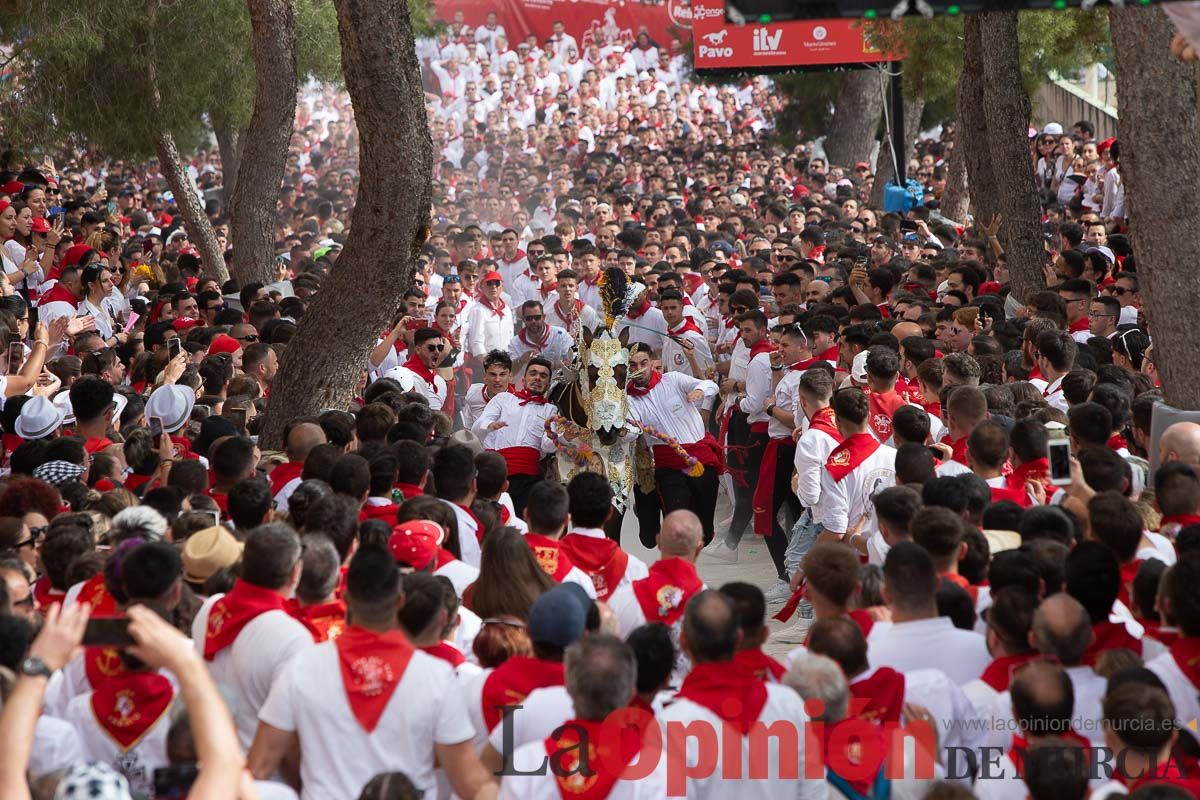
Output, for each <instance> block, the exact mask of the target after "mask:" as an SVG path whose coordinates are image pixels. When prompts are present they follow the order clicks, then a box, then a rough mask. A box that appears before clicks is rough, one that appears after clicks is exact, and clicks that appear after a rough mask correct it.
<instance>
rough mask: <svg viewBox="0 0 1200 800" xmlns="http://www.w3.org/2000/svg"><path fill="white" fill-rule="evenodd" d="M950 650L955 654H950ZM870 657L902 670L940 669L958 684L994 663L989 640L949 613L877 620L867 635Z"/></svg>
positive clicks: (881, 663)
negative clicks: (959, 625)
mask: <svg viewBox="0 0 1200 800" xmlns="http://www.w3.org/2000/svg"><path fill="white" fill-rule="evenodd" d="M948 653H953V654H954V657H953V658H947V655H946V654H948ZM867 659H868V661H870V663H871V665H872V666H888V667H891V668H892V669H896V670H900V671H901V672H907V671H908V670H914V669H940V670H942V671H943V672H945V673H946V675H947V677H949V678H950V680H952V681H954V682H955V683H956V684H958V685H959V686H963V685H965V684H967V683H970V682H971V681H973V680H975V679H976V678H978V677H979V676H980V675H982V674H983V671H984V670H985V669H986V668H987V666H988V664H990V663H992V657H991V656H990V655H989V654H988V649H987V642H986V640H985V639H984V638H983V637H982V636H980V635H979V634H978V633H975V632H974V631H964V630H959V629H958V628H955V627H954V623H952V622H951V621H950V619H949V618H948V617H933V618H932V619H922V620H914V621H912V622H900V623H887V622H877V623H875V625H873V626H872V627H871V635H870V636H868V637H867Z"/></svg>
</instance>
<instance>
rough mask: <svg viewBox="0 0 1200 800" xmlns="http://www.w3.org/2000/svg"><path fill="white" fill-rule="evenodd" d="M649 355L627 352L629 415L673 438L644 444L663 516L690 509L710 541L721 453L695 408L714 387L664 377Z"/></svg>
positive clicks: (642, 350) (644, 350)
mask: <svg viewBox="0 0 1200 800" xmlns="http://www.w3.org/2000/svg"><path fill="white" fill-rule="evenodd" d="M650 356H651V353H650V348H648V347H646V346H645V345H644V344H643V345H635V346H634V347H633V348H631V349H630V353H629V378H628V381H627V382H626V384H625V391H626V394H628V395H629V416H630V418H632V419H634V420H636V421H637V422H640V423H641V424H643V425H645V426H648V427H650V428H652V429H654V430H656V431H658V432H661V433H665V434H666V435H668V436H670V437H671V438H672V439H674V440H675V441H674V443H673V444H666V443H665V442H664V440H662V439H659V438H657V437H655V436H652V435H650V434H645V437H646V444H647V445H649V446H650V447H651V448H653V454H654V480H655V485H656V486H657V487H658V494H659V501H660V503H661V505H662V513H663V515H664V516H665V515H667V514H669V513H671V512H672V511H674V510H676V509H681V508H686V509H689V510H690V511H692V512H693V513H695V514H696V516H698V517H699V518H700V522H701V523H702V524H703V526H704V537H705V541H712V537H713V514H714V513H715V510H716V505H717V470H719V469H720V466H721V452H720V449H719V447H718V446H717V443H716V440H715V439H714V438H713V436H712V434H711V433H708V432H707V431H706V430H705V427H704V418H703V417H701V415H700V411H699V410H698V406H700V405H701V404H702V403H703V402H704V401H705V400H707V399H708V398H711V397H714V396H715V395H716V393H717V385H716V384H715V383H713V382H712V381H707V380H698V379H696V378H691V377H688V376H687V375H684V374H683V373H681V372H670V373H667V374H666V375H663V374H662V373H660V372H657V371H656V370H654V369H653V368H652V366H651V363H650ZM680 450H682V451H683V452H682V453H681V452H680ZM697 462H698V463H697ZM697 471H699V474H698V475H697V474H696V472H697Z"/></svg>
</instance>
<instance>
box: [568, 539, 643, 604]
mask: <svg viewBox="0 0 1200 800" xmlns="http://www.w3.org/2000/svg"><path fill="white" fill-rule="evenodd" d="M559 546H560V547H561V548H562V551H563V552H564V553H566V554H567V557H568V558H570V559H571V563H572V564H574V565H575V566H577V567H579V568H580V569H581V570H583V571H584V572H586V573H587V576H588V577H589V578H591V579H592V585H593V586H595V587H596V596H597V597H598V598H599V599H600V600H603V601H607V600H608V598H609V597H610V596H612V593H613V590H614V589H616V588H617V585H618V584H619V583H620V582H621V578H623V577H625V570H626V569H628V567H629V554H628V553H626V552H625V551H624V550H622V549H621V546H620V545H619V544H617V543H616V542H614V541H613V540H612V539H609V538H607V537H605V538H603V539H601V538H597V537H595V536H583V535H582V534H578V533H568V534H567V535H566V536H564V537H563V538H562V541H560V542H559Z"/></svg>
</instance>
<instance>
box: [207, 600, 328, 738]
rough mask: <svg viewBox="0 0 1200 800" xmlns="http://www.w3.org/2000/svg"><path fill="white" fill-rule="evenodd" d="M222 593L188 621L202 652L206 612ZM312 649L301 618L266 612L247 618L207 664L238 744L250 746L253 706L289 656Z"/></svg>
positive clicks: (255, 715)
mask: <svg viewBox="0 0 1200 800" xmlns="http://www.w3.org/2000/svg"><path fill="white" fill-rule="evenodd" d="M224 596H225V595H223V594H215V595H213V596H212V597H210V598H208V599H207V600H205V601H204V605H202V606H201V607H200V611H199V612H198V613H197V614H196V618H195V620H193V621H192V639H193V641H195V643H196V649H197V650H198V651H199V652H200V654H201V655H203V654H204V638H205V637H204V634H205V631H206V630H207V629H208V615H209V612H211V611H212V607H213V603H215V602H217V600H219V599H221V598H222V597H224ZM312 647H313V638H312V634H311V633H309V632H308V629H307V628H305V627H304V626H303V625H302V624H300V622H298V621H297V620H295V619H293V618H292V617H290V616H289V615H288V614H287V613H286V612H284V611H268V612H266V613H265V614H260V615H258V616H257V617H255V618H254V619H252V620H250V622H248V623H247V624H246V627H244V628H242V630H241V632H240V633H238V636H237V638H236V639H234V640H233V644H231V645H229V646H228V647H226V648H225V649H224V650H222V651H221V652H219V653H217V655H216V656H215V657H214V658H213V660H212V661H209V662H208V673H209V674H210V675H212V678H213V680H214V681H215V682H216V684H217V686H218V687H219V688H220V689H221V692H222V694H223V695H224V696H225V702H226V703H228V704H229V711H230V712H231V713H232V714H233V722H234V724H235V725H236V726H237V732H238V738H239V739H241V741H242V747H244V748H246V749H247V750H249V749H250V745H251V744H253V743H254V734H255V732H256V731H257V730H258V710H259V708H261V707H262V704H263V703H264V702H265V701H266V699H267V695H268V694H269V693H270V691H271V684H272V683H273V682H274V681H275V678H276V677H277V676H278V675H279V674H280V672H281V671H282V670H283V668H284V666H286V665H287V663H288V662H289V661H290V660H291V659H292V657H293V656H295V655H296V654H298V653H302V652H304V651H305V650H309V649H311V648H312Z"/></svg>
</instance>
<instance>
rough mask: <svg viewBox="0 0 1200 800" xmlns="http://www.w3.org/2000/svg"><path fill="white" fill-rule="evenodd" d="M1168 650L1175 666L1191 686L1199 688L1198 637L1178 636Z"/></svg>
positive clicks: (1199, 660)
mask: <svg viewBox="0 0 1200 800" xmlns="http://www.w3.org/2000/svg"><path fill="white" fill-rule="evenodd" d="M1170 650H1171V658H1173V659H1175V666H1177V667H1179V671H1180V672H1182V673H1183V676H1184V677H1185V678H1187V679H1188V680H1189V681H1190V682H1191V684H1192V686H1195V687H1197V688H1200V638H1198V637H1194V636H1180V637H1179V638H1178V639H1176V640H1175V641H1174V642H1173V643H1172V644H1171V645H1170Z"/></svg>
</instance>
